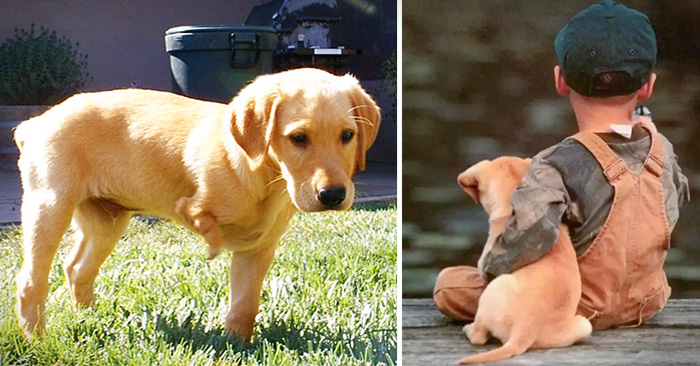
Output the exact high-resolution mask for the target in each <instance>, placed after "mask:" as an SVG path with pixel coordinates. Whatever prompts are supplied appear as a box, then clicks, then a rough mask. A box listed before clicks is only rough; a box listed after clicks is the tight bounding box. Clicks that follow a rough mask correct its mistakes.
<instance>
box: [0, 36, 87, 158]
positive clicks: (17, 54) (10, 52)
mask: <svg viewBox="0 0 700 366" xmlns="http://www.w3.org/2000/svg"><path fill="white" fill-rule="evenodd" d="M79 46H80V45H79V44H78V43H75V44H74V43H72V42H71V41H69V40H68V39H67V38H66V37H65V36H60V37H59V36H58V35H57V34H56V32H55V31H50V30H48V29H47V28H44V27H40V28H39V29H37V28H36V27H35V25H34V24H32V26H31V28H30V29H29V30H25V29H17V28H15V36H14V38H8V39H7V40H6V41H5V42H4V43H3V44H2V45H0V168H7V167H10V166H14V165H15V161H16V159H17V150H16V148H15V146H14V142H13V140H12V130H13V129H14V127H15V126H16V125H17V124H18V123H19V122H21V121H23V120H26V119H29V118H31V117H34V116H36V115H39V114H41V113H43V112H44V111H45V110H46V109H47V108H48V106H51V105H54V104H57V103H59V102H61V101H62V100H64V99H66V98H67V97H69V96H71V95H73V94H75V93H77V92H78V91H80V90H81V89H82V88H83V87H84V86H85V84H87V83H88V82H89V81H91V80H92V76H91V75H90V74H89V73H88V72H87V56H86V55H84V54H82V53H79V51H78V48H79Z"/></svg>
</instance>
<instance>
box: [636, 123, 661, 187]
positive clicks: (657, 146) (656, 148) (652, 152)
mask: <svg viewBox="0 0 700 366" xmlns="http://www.w3.org/2000/svg"><path fill="white" fill-rule="evenodd" d="M640 126H641V127H643V128H644V129H645V130H647V131H648V132H649V137H650V138H651V147H650V148H649V156H647V160H646V161H645V162H644V166H645V167H646V168H647V169H649V171H650V172H652V173H653V174H654V175H655V176H657V177H659V178H660V177H661V173H663V171H664V144H663V143H662V142H661V139H660V138H659V134H658V132H655V131H652V130H651V129H650V128H648V127H647V126H644V125H640Z"/></svg>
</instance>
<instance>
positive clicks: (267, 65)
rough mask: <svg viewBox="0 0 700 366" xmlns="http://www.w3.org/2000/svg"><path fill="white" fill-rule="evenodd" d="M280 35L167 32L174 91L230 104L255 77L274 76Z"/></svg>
mask: <svg viewBox="0 0 700 366" xmlns="http://www.w3.org/2000/svg"><path fill="white" fill-rule="evenodd" d="M276 46H277V33H276V30H275V29H274V28H272V27H263V26H247V25H241V26H224V25H205V26H181V27H175V28H170V29H168V30H167V31H166V32H165V49H166V51H167V52H168V53H169V54H170V72H171V74H172V83H173V84H172V87H173V91H174V92H176V93H179V94H183V95H187V96H190V97H193V98H198V99H205V100H211V101H216V102H223V103H228V102H229V101H230V100H231V99H232V98H233V97H234V96H235V95H236V93H238V91H239V90H240V89H242V88H243V87H244V86H245V85H246V84H248V83H249V82H250V81H252V80H253V79H255V77H256V76H258V75H261V74H266V73H270V72H272V54H273V52H274V51H275V49H276Z"/></svg>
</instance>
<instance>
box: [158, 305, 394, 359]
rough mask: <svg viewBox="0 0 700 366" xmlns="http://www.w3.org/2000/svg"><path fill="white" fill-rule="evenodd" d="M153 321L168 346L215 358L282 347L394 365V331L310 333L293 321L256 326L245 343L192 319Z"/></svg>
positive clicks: (311, 331) (257, 354)
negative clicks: (207, 353)
mask: <svg viewBox="0 0 700 366" xmlns="http://www.w3.org/2000/svg"><path fill="white" fill-rule="evenodd" d="M155 321H156V330H157V331H159V332H160V333H162V334H163V338H164V340H165V341H166V342H167V343H169V344H172V345H173V346H176V345H181V344H184V345H187V346H189V347H190V348H191V349H192V350H193V351H194V350H210V349H211V350H213V352H214V355H215V357H217V358H219V357H221V356H222V355H223V354H224V353H225V352H226V351H232V352H234V353H236V354H245V355H246V356H253V357H258V358H259V357H260V356H261V355H263V353H264V352H261V351H262V349H263V347H265V346H266V345H268V346H272V348H273V349H274V348H276V347H277V346H282V347H283V348H286V349H288V350H291V351H292V352H296V353H298V354H299V355H303V354H305V353H309V352H311V351H328V352H332V353H334V354H345V355H347V356H349V357H353V358H357V359H361V360H365V361H372V363H377V362H387V360H388V359H391V360H394V362H395V361H396V357H397V345H396V337H394V336H393V334H395V333H396V330H381V331H376V332H374V334H364V335H360V336H358V335H354V334H350V333H348V332H342V331H341V332H338V331H336V332H332V331H331V332H329V331H328V330H325V329H323V330H319V329H313V328H309V327H307V326H303V325H301V324H297V323H296V322H293V321H292V322H286V321H279V322H275V324H273V325H268V326H259V327H258V329H257V336H256V338H255V339H254V340H253V342H252V343H245V342H243V341H242V340H240V339H239V338H236V337H234V336H230V335H228V334H227V333H226V331H225V330H224V329H223V328H215V329H207V328H206V327H205V326H204V325H202V324H201V323H200V322H199V321H197V320H196V319H194V316H192V315H190V316H188V317H187V318H185V319H184V321H182V322H178V321H177V320H176V319H173V318H172V317H164V316H157V317H156V319H155Z"/></svg>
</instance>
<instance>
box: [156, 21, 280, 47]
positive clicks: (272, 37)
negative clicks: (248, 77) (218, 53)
mask: <svg viewBox="0 0 700 366" xmlns="http://www.w3.org/2000/svg"><path fill="white" fill-rule="evenodd" d="M234 33H235V34H236V35H237V36H238V35H240V36H242V37H250V36H251V35H254V34H260V44H258V45H255V46H252V45H243V46H242V47H243V49H245V48H258V49H260V50H263V51H274V50H275V49H276V48H277V31H276V30H275V28H272V27H265V26H258V25H256V26H250V25H238V26H234V25H185V26H180V27H174V28H170V29H168V30H167V31H166V32H165V51H166V52H179V51H185V52H187V51H215V50H230V49H231V41H230V35H231V34H234Z"/></svg>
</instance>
